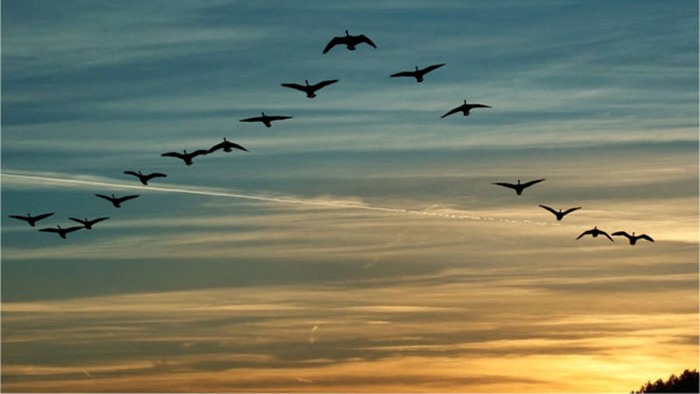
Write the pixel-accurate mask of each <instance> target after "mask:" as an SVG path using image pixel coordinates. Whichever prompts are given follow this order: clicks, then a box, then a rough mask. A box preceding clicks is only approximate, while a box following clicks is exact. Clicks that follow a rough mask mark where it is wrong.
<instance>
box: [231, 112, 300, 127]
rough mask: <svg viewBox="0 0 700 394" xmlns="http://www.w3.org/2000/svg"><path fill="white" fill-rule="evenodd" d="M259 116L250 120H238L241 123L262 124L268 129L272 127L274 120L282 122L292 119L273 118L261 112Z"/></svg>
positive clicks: (283, 117) (280, 116)
mask: <svg viewBox="0 0 700 394" xmlns="http://www.w3.org/2000/svg"><path fill="white" fill-rule="evenodd" d="M261 114H262V115H261V116H254V117H252V118H245V119H240V121H241V122H262V123H263V124H264V125H265V126H267V127H270V126H272V122H273V121H275V120H284V119H292V117H291V116H282V115H273V116H268V115H265V113H264V112H261Z"/></svg>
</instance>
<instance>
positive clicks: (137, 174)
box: [124, 171, 167, 185]
mask: <svg viewBox="0 0 700 394" xmlns="http://www.w3.org/2000/svg"><path fill="white" fill-rule="evenodd" d="M124 173H125V174H127V175H133V176H135V177H137V178H139V180H140V181H141V183H142V184H144V185H148V181H150V180H151V179H153V178H165V177H166V176H167V175H165V174H163V173H161V172H153V173H150V174H142V173H141V171H138V172H134V171H124Z"/></svg>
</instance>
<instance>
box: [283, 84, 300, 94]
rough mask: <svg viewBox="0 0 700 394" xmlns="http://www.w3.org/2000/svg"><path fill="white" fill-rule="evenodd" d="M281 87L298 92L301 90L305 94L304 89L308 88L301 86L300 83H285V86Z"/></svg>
mask: <svg viewBox="0 0 700 394" xmlns="http://www.w3.org/2000/svg"><path fill="white" fill-rule="evenodd" d="M281 85H282V86H284V87H286V88H292V89H296V90H301V91H302V92H304V91H305V90H304V88H306V86H304V85H299V84H298V83H283V84H281Z"/></svg>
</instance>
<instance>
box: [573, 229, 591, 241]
mask: <svg viewBox="0 0 700 394" xmlns="http://www.w3.org/2000/svg"><path fill="white" fill-rule="evenodd" d="M587 234H593V230H587V231H584V232H582V233H581V235H579V236H578V237H576V239H579V238H581V237H583V236H584V235H587Z"/></svg>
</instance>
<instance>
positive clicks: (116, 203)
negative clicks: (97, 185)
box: [95, 193, 138, 208]
mask: <svg viewBox="0 0 700 394" xmlns="http://www.w3.org/2000/svg"><path fill="white" fill-rule="evenodd" d="M95 195H96V196H97V197H100V198H104V199H105V200H107V201H109V202H111V203H112V205H114V207H115V208H120V207H121V203H123V202H124V201H127V200H131V199H133V198H136V197H138V194H133V195H129V196H123V197H114V193H112V195H111V196H105V195H104V194H95Z"/></svg>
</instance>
